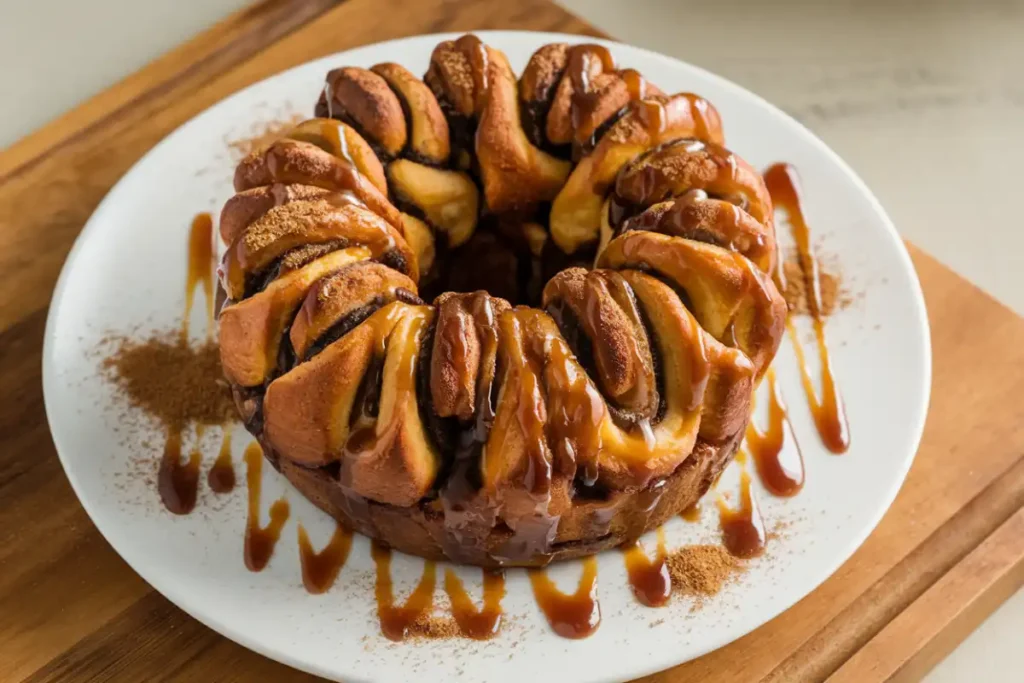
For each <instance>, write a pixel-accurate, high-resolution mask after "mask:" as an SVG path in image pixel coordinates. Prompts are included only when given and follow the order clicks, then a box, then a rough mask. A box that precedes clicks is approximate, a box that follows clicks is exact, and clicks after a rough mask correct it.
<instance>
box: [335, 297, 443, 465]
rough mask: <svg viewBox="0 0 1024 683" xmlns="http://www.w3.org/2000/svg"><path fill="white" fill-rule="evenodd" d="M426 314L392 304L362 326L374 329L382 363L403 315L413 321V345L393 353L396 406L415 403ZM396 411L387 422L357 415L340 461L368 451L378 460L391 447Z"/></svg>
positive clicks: (415, 308)
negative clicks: (394, 360) (396, 361)
mask: <svg viewBox="0 0 1024 683" xmlns="http://www.w3.org/2000/svg"><path fill="white" fill-rule="evenodd" d="M429 315H430V313H425V312H424V309H422V308H419V307H411V306H407V305H405V304H400V305H395V304H394V303H392V304H389V306H388V307H387V308H385V309H381V310H380V311H378V312H377V313H375V314H374V315H373V316H371V317H370V319H369V320H367V321H366V323H363V324H367V323H369V324H372V325H374V326H375V329H374V332H375V335H376V343H377V356H378V358H379V359H381V360H382V361H383V359H384V357H385V356H386V355H387V354H388V353H389V349H388V344H389V340H390V337H391V334H392V332H394V330H395V327H396V326H397V324H398V322H399V320H400V319H401V318H402V317H405V316H409V317H411V318H412V330H411V336H412V344H411V345H410V348H399V349H397V350H396V353H398V354H399V362H398V365H397V366H396V367H395V369H394V373H393V374H392V377H393V378H394V382H395V405H396V406H404V405H408V404H415V403H416V368H417V366H418V353H416V351H418V350H419V348H420V344H421V343H422V341H423V336H424V335H425V334H426V328H427V324H428V323H429V321H430V318H429ZM382 366H383V363H382ZM399 412H400V411H397V410H396V411H395V413H396V414H394V415H392V416H391V418H392V419H390V420H385V419H380V418H381V416H378V417H371V416H369V415H367V414H366V411H365V410H364V411H363V414H361V415H357V418H356V423H355V425H353V428H352V430H351V431H350V432H349V434H348V436H347V438H346V440H345V445H344V456H343V459H342V460H343V462H344V461H345V460H348V459H351V458H354V457H366V456H365V454H366V452H367V451H374V452H375V455H373V456H370V457H371V458H376V457H380V456H381V455H382V452H383V451H384V450H386V449H389V448H391V447H392V445H393V443H394V432H395V430H397V429H398V427H399V424H400V423H401V415H400V414H397V413H399ZM343 474H344V468H343Z"/></svg>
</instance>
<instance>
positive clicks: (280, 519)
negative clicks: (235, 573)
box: [245, 441, 290, 572]
mask: <svg viewBox="0 0 1024 683" xmlns="http://www.w3.org/2000/svg"><path fill="white" fill-rule="evenodd" d="M262 470H263V449H262V448H260V445H259V444H258V443H256V442H255V441H253V442H252V443H250V444H249V445H248V446H246V447H245V480H246V483H247V484H248V487H249V517H248V519H247V520H246V522H245V566H246V567H248V568H249V571H253V572H258V571H262V570H263V568H264V567H266V566H267V563H268V562H270V557H271V555H273V554H274V548H275V547H276V546H277V541H278V540H279V539H280V538H281V529H282V528H283V527H284V525H285V522H287V521H288V513H289V510H290V508H289V506H288V501H287V500H285V499H284V498H278V499H277V500H275V501H274V502H273V504H271V506H270V523H269V524H267V526H260V493H261V490H262V486H263V480H262Z"/></svg>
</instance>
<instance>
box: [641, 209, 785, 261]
mask: <svg viewBox="0 0 1024 683" xmlns="http://www.w3.org/2000/svg"><path fill="white" fill-rule="evenodd" d="M622 230H623V232H628V231H630V230H640V231H648V232H660V233H662V234H665V235H674V236H675V237H683V238H686V239H690V240H696V241H698V242H707V243H708V244H714V245H715V246H719V247H724V248H726V249H730V250H731V251H735V252H736V253H738V254H742V255H743V256H745V257H747V258H748V259H750V261H751V262H753V263H754V265H756V266H757V267H758V268H760V269H761V271H762V272H765V273H771V272H772V271H773V270H774V268H775V253H776V247H775V231H774V230H773V229H767V228H766V227H765V225H763V224H762V223H759V222H758V221H757V220H756V219H755V218H754V217H753V216H751V215H750V214H749V213H747V212H746V211H744V210H743V209H741V208H740V207H738V206H736V205H735V204H733V203H731V202H727V201H725V200H722V199H712V198H710V197H708V196H707V194H706V193H705V192H703V191H702V190H692V191H688V192H686V193H685V194H683V195H682V196H679V197H676V198H674V199H672V200H668V201H664V202H659V203H657V204H654V205H653V206H651V207H649V208H648V209H646V210H644V211H643V212H642V213H640V214H638V215H637V216H633V217H632V218H629V219H627V220H626V222H625V223H624V224H623V226H622Z"/></svg>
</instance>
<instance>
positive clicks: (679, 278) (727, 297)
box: [598, 232, 786, 377]
mask: <svg viewBox="0 0 1024 683" xmlns="http://www.w3.org/2000/svg"><path fill="white" fill-rule="evenodd" d="M598 265H599V266H601V267H604V268H616V269H621V268H638V267H644V268H648V269H650V270H651V271H653V272H655V273H657V274H658V275H660V276H662V277H664V278H666V279H667V280H668V281H670V282H671V283H672V284H673V285H674V286H675V287H678V288H679V289H681V290H683V291H685V292H686V295H687V298H688V300H689V302H690V306H691V307H692V309H693V312H694V315H695V316H696V318H697V320H698V321H699V322H700V325H701V326H702V327H703V328H704V329H705V330H707V332H708V333H709V334H710V335H711V336H712V337H714V338H715V339H717V340H718V341H720V342H722V343H723V344H726V345H728V346H732V347H735V348H738V349H740V350H741V351H743V352H744V354H746V356H747V357H748V358H749V359H750V360H751V361H752V362H753V364H754V368H755V370H756V375H757V376H758V377H760V376H761V375H762V374H764V371H765V370H767V369H768V363H769V362H771V359H772V358H774V356H775V352H776V351H777V350H778V347H779V344H780V343H781V341H782V331H783V329H784V327H785V322H786V300H785V299H784V298H783V297H782V295H781V294H779V292H778V290H777V289H776V288H775V286H774V285H773V284H772V282H771V279H770V278H769V277H768V276H767V275H765V274H764V273H762V272H761V271H760V270H758V269H757V268H756V267H755V266H754V265H753V264H752V263H751V262H750V261H748V260H747V259H746V258H744V257H743V256H741V255H739V254H737V253H735V252H732V251H729V250H727V249H723V248H721V247H716V246H713V245H709V244H704V243H701V242H695V241H693V240H687V239H683V238H681V237H671V236H668V235H660V234H656V233H651V232H627V233H625V234H623V235H620V236H619V237H616V238H615V239H614V240H612V241H611V243H610V244H609V245H608V248H607V249H605V250H604V251H603V252H601V256H600V257H599V258H598Z"/></svg>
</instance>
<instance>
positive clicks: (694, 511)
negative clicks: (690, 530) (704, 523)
mask: <svg viewBox="0 0 1024 683" xmlns="http://www.w3.org/2000/svg"><path fill="white" fill-rule="evenodd" d="M701 512H702V508H701V506H700V501H698V502H696V503H692V504H691V505H689V506H687V507H686V508H684V509H683V511H682V512H680V513H679V516H680V517H682V518H683V519H685V520H686V521H687V522H691V523H692V522H699V521H700V516H701Z"/></svg>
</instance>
